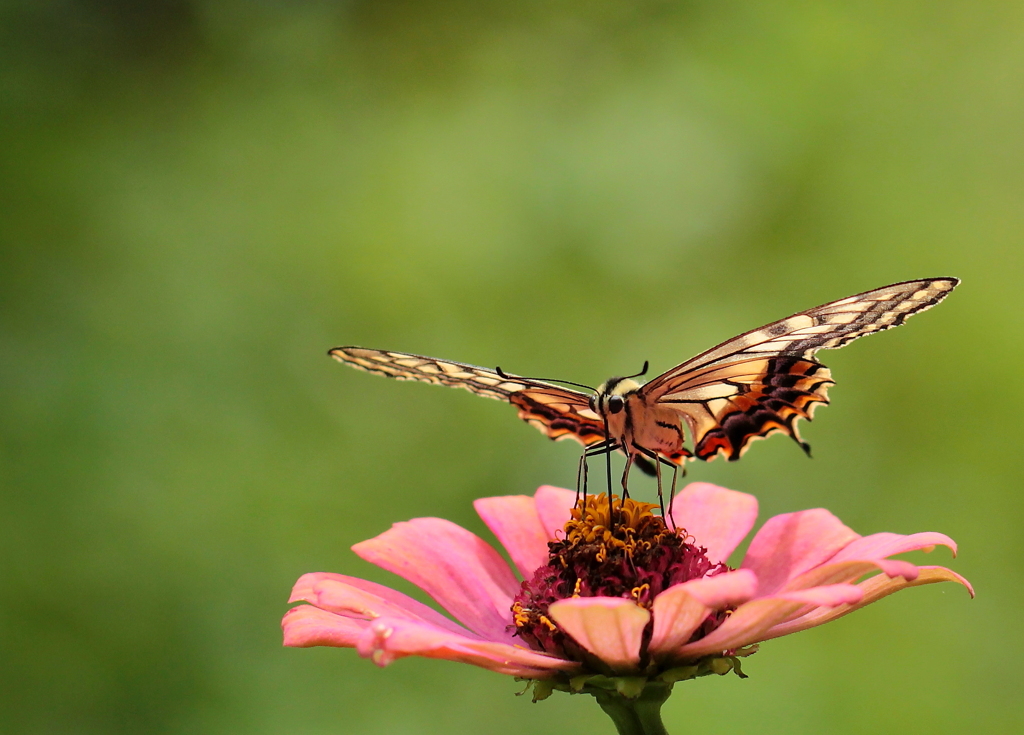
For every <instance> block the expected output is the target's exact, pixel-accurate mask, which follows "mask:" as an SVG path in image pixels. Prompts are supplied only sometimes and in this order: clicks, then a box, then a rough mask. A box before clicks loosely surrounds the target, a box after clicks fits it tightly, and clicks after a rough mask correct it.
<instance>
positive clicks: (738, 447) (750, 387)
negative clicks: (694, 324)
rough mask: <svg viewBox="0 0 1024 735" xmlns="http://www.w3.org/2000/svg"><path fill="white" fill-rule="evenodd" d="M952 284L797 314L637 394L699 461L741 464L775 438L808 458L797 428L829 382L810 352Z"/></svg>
mask: <svg viewBox="0 0 1024 735" xmlns="http://www.w3.org/2000/svg"><path fill="white" fill-rule="evenodd" d="M958 283H959V280H958V279H956V278H931V279H924V280H918V281H906V282H904V283H895V284H892V285H891V286H884V287H882V288H877V289H875V290H873V291H866V292H865V293H862V294H857V295H856V296H849V297H847V298H845V299H840V300H839V301H832V302H830V303H827V304H823V305H821V306H818V307H816V308H814V309H809V310H808V311H802V312H800V313H798V314H794V315H793V316H790V317H787V318H786V319H782V320H780V321H777V322H773V323H772V324H768V325H766V326H763V327H760V328H758V329H754V330H751V331H750V332H747V333H745V334H742V335H740V336H738V337H734V338H733V339H731V340H728V341H727V342H723V343H722V344H720V345H718V346H717V347H713V348H712V349H710V350H708V351H707V352H703V353H701V354H700V355H697V356H696V357H694V358H692V359H690V360H687V361H686V362H684V363H683V364H682V365H679V366H677V367H675V368H673V369H672V370H669V371H668V372H667V373H665V374H664V375H661V376H659V377H657V378H655V379H654V380H652V381H651V382H649V383H647V384H646V385H645V386H644V387H643V388H642V391H643V394H644V396H645V398H646V399H647V400H648V401H655V402H657V403H658V404H659V405H662V404H663V405H666V406H670V407H672V408H673V409H674V410H676V411H677V412H678V413H679V414H680V415H681V416H682V418H683V420H684V421H685V422H686V424H687V426H688V428H689V429H690V432H691V434H692V437H693V441H694V445H695V446H694V453H695V455H696V456H697V457H698V458H700V459H703V460H709V459H713V458H714V457H716V456H718V455H719V454H722V455H724V456H725V457H727V458H728V459H730V460H735V459H739V457H740V456H742V454H743V453H744V451H745V450H746V449H747V447H748V446H749V444H750V442H751V441H753V440H754V439H759V438H762V437H765V436H768V435H770V434H773V433H777V432H781V433H784V434H787V435H789V436H790V437H792V438H793V439H794V440H795V441H797V442H798V443H799V444H800V445H801V446H802V447H803V448H804V450H805V451H807V450H808V449H809V448H808V446H807V444H806V443H804V442H803V441H802V440H801V439H800V434H799V432H798V430H797V425H796V424H797V421H798V420H799V419H802V418H805V419H807V420H810V419H811V417H812V414H813V412H814V409H815V407H816V406H817V405H818V404H822V403H828V395H827V391H828V388H829V386H831V385H832V384H833V383H834V381H833V380H832V376H831V373H830V372H829V370H828V368H827V367H825V366H824V365H822V364H821V363H820V362H818V361H817V360H815V359H814V353H815V352H817V351H818V350H827V349H832V350H834V349H838V348H840V347H844V346H846V345H848V344H849V343H850V342H852V341H854V340H855V339H859V338H860V337H863V336H865V335H868V334H873V333H875V332H881V331H882V330H885V329H889V328H891V327H898V326H900V325H901V324H903V322H904V321H906V319H907V318H908V317H910V316H912V315H914V314H916V313H918V312H921V311H924V310H926V309H929V308H931V307H932V306H934V305H935V304H937V303H939V302H940V301H942V299H944V298H945V297H946V296H947V295H948V294H949V292H950V291H952V290H953V289H954V288H955V287H956V285H957V284H958Z"/></svg>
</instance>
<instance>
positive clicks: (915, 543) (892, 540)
mask: <svg viewBox="0 0 1024 735" xmlns="http://www.w3.org/2000/svg"><path fill="white" fill-rule="evenodd" d="M936 546H948V547H949V548H950V550H952V552H953V556H956V543H955V542H954V541H953V539H951V538H950V537H949V536H947V535H946V534H944V533H935V532H934V531H927V532H925V533H913V534H910V535H909V536H903V535H900V534H898V533H874V534H871V535H870V536H862V537H861V538H859V539H857V540H856V541H854V542H853V543H851V544H850V545H849V546H847V547H846V548H845V549H843V550H842V551H840V552H839V553H838V554H836V555H835V556H834V557H833V558H832V561H846V560H848V559H884V558H886V557H887V556H893V555H894V554H903V553H905V552H907V551H919V550H922V549H923V550H925V551H931V550H932V549H933V548H934V547H936Z"/></svg>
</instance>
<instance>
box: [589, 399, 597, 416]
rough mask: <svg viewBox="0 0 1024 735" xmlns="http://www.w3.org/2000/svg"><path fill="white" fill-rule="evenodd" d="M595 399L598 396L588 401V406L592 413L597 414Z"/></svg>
mask: <svg viewBox="0 0 1024 735" xmlns="http://www.w3.org/2000/svg"><path fill="white" fill-rule="evenodd" d="M595 397H596V396H591V397H590V400H589V401H587V404H588V405H589V406H590V410H591V411H593V412H594V413H597V405H595V403H594V398H595Z"/></svg>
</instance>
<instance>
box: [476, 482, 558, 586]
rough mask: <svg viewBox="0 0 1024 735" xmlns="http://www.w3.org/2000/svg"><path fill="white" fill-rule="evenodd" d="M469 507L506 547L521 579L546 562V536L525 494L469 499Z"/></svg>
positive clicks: (527, 577) (535, 507)
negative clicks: (472, 508)
mask: <svg viewBox="0 0 1024 735" xmlns="http://www.w3.org/2000/svg"><path fill="white" fill-rule="evenodd" d="M473 507H474V508H476V512H477V513H478V514H479V515H480V517H481V518H482V519H483V521H484V523H486V524H487V527H488V528H489V529H491V532H492V533H493V534H494V535H495V536H496V537H497V539H498V541H500V542H501V545H502V546H504V547H505V549H506V550H507V551H508V555H509V556H510V557H512V563H513V564H515V565H516V569H518V570H519V573H520V574H521V575H523V578H524V579H530V577H532V576H533V573H534V572H535V571H536V570H537V569H538V568H540V567H542V566H544V565H545V564H547V561H548V541H549V537H548V534H547V531H545V529H544V526H543V525H542V524H541V522H540V516H539V515H538V513H537V505H536V503H535V502H534V500H533V498H531V497H528V496H526V495H505V496H500V497H496V498H480V499H479V500H475V501H473Z"/></svg>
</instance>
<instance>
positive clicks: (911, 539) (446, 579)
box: [282, 482, 973, 732]
mask: <svg viewBox="0 0 1024 735" xmlns="http://www.w3.org/2000/svg"><path fill="white" fill-rule="evenodd" d="M575 499H576V494H575V493H574V492H572V491H570V490H563V489H559V488H554V487H548V486H545V487H541V488H540V489H538V490H537V492H536V493H535V494H534V496H533V497H532V498H531V497H528V496H525V495H515V496H505V497H493V498H482V499H480V500H477V501H476V502H475V504H474V505H475V507H476V510H477V512H478V513H479V514H480V517H481V518H482V519H483V521H484V523H485V524H486V525H487V527H488V528H490V530H491V531H492V532H493V533H494V535H495V536H496V537H497V538H498V540H499V541H500V542H501V543H502V545H503V546H504V547H505V550H506V551H507V552H508V555H509V557H510V558H511V560H512V563H513V565H514V566H515V569H516V570H517V571H518V572H519V574H520V575H521V576H522V578H523V581H522V582H521V581H520V580H519V579H517V577H516V575H515V573H514V572H513V571H512V569H510V568H509V565H508V564H507V563H506V562H505V561H504V559H503V558H502V557H501V556H500V555H499V554H498V552H497V551H496V550H495V549H494V548H493V547H492V546H491V545H490V544H488V543H487V542H486V541H484V540H483V539H481V538H480V537H479V536H477V535H475V534H473V533H471V532H470V531H467V530H465V529H463V528H461V527H460V526H458V525H456V524H454V523H452V522H450V521H446V520H443V519H440V518H416V519H413V520H411V521H408V522H404V523H396V524H395V525H394V526H392V528H391V529H390V530H388V531H385V532H384V533H382V534H381V535H379V536H377V537H375V538H372V539H369V540H368V541H363V542H361V543H358V544H356V545H355V546H353V547H352V549H353V551H355V552H356V554H358V555H359V556H360V557H362V558H363V559H365V560H367V561H370V562H372V563H374V564H376V565H378V566H380V567H382V568H384V569H386V570H388V571H390V572H393V573H395V574H398V575H399V576H401V577H403V578H405V579H406V580H408V581H410V582H412V583H413V584H415V585H417V586H418V587H420V588H421V589H423V590H424V591H425V592H426V593H427V594H429V595H430V596H431V597H432V598H433V599H434V600H435V601H437V603H438V604H439V605H440V606H441V607H442V608H444V609H445V610H446V611H447V612H448V613H450V614H451V615H452V617H454V618H455V620H456V621H458V622H455V621H453V620H451V619H449V618H447V617H445V616H443V615H442V614H440V613H439V612H437V611H436V610H434V609H433V608H431V607H429V606H427V605H425V604H423V603H421V602H418V601H416V600H414V599H412V598H411V597H408V596H407V595H404V594H402V593H400V592H397V591H395V590H392V589H389V588H388V587H384V586H382V585H378V584H374V583H372V582H367V581H365V580H361V579H356V578H354V577H347V576H344V575H341V574H330V573H325V572H320V573H312V574H306V575H303V576H302V577H301V578H300V579H299V580H298V582H297V583H296V585H295V588H294V589H293V591H292V596H291V600H290V601H291V602H305V603H308V604H305V605H300V606H298V607H295V608H292V609H291V610H289V611H288V613H287V614H286V615H285V616H284V620H283V621H282V626H283V628H284V642H285V645H287V646H298V647H304V646H341V647H353V648H356V649H357V650H358V651H359V653H360V655H362V656H364V657H366V658H370V659H371V660H372V661H373V662H374V663H376V664H378V665H380V666H386V665H387V664H389V663H391V662H392V661H394V660H396V659H399V658H402V657H404V656H414V655H415V656H427V657H430V658H443V659H449V660H452V661H461V662H463V663H470V664H475V665H477V666H481V667H483V668H486V669H491V670H492V671H497V672H500V673H503V674H511V675H514V676H516V677H522V678H525V679H530V680H534V683H535V689H534V696H535V698H543V697H544V696H547V694H549V693H550V692H551V690H552V689H563V690H565V691H572V692H579V691H584V692H587V693H590V694H594V695H595V696H597V697H598V700H599V702H601V704H602V706H603V707H604V708H605V710H606V711H608V712H609V714H611V715H612V717H613V719H615V720H616V724H617V725H618V726H619V728H620V732H634V731H635V732H644V731H645V730H644V726H643V723H642V721H643V719H644V717H643V716H642V714H641V715H640V716H639V717H640V721H641V725H638V726H636V727H633V729H630V727H631V726H630V723H629V722H627V720H629V718H631V717H632V718H633V720H636V717H637V716H638V715H637V714H636V712H634V711H633V710H632V709H631V707H632V705H631V704H630V703H631V702H632V703H634V704H636V703H639V702H644V701H647V702H648V704H650V705H651V706H652V707H653V709H654V716H655V717H656V716H657V708H658V707H660V704H661V702H663V701H664V699H665V698H667V696H668V692H669V690H670V689H671V686H672V684H673V683H674V682H677V681H680V680H683V679H689V678H693V677H695V676H702V675H705V674H711V673H716V674H725V673H728V672H729V671H730V670H733V671H736V673H738V674H740V675H741V676H742V673H741V672H740V670H739V661H738V657H742V656H745V655H749V654H750V653H753V652H754V651H755V650H756V646H755V645H754V644H756V643H759V642H762V641H766V640H769V639H772V638H778V637H779V636H783V635H787V634H789V633H795V632H797V631H800V630H805V629H807V628H812V627H814V626H817V625H821V624H822V623H827V622H829V621H831V620H835V619H836V618H839V617H842V616H843V615H846V614H847V613H850V612H853V611H854V610H857V609H859V608H861V607H864V606H865V605H868V604H870V603H872V602H875V601H877V600H879V599H881V598H883V597H885V596H887V595H890V594H892V593H893V592H896V591H898V590H901V589H904V588H906V587H915V586H918V585H923V584H931V583H933V582H944V581H952V582H959V583H960V584H962V585H964V586H965V587H967V589H968V591H970V592H971V595H972V596H973V590H972V589H971V586H970V584H969V583H968V582H967V580H965V579H964V578H963V577H961V576H960V575H958V574H956V573H954V572H952V571H950V570H949V569H945V568H943V567H938V566H917V565H915V564H912V563H911V562H908V561H903V560H897V559H891V558H889V557H891V556H893V555H895V554H901V553H904V552H908V551H915V550H926V551H930V550H931V549H932V548H933V547H935V546H937V545H943V546H947V547H949V548H950V549H951V550H953V553H954V555H955V553H956V545H955V544H954V543H953V541H952V540H951V539H950V538H949V537H947V536H945V535H943V534H941V533H917V534H913V535H909V536H902V535H899V534H894V533H878V534H873V535H870V536H860V535H858V534H857V533H855V532H854V531H852V530H850V529H849V528H847V527H846V526H844V525H843V524H842V523H841V522H840V521H839V519H838V518H836V517H835V516H834V515H832V514H831V513H830V512H828V511H827V510H824V509H821V508H818V509H814V510H805V511H800V512H797V513H787V514H783V515H779V516H775V517H773V518H771V519H769V520H768V521H767V522H766V523H765V524H764V525H763V526H762V527H761V529H760V530H759V531H758V532H757V534H755V536H754V538H753V540H752V541H751V543H750V546H749V548H748V550H747V553H746V555H745V556H744V558H743V561H742V562H741V564H740V566H739V568H737V569H732V568H730V567H728V566H726V564H725V560H726V559H727V558H728V557H729V555H730V554H731V553H732V552H733V551H734V550H735V549H736V547H737V546H738V545H739V544H740V542H741V541H742V540H743V539H744V538H745V537H746V535H747V534H748V533H749V532H750V530H751V528H752V527H753V525H754V521H755V519H756V517H757V500H756V499H755V498H754V497H753V496H751V495H747V494H745V493H740V492H736V491H733V490H727V489H725V488H722V487H717V486H715V485H711V484H709V483H703V482H697V483H692V484H690V485H689V486H687V487H686V488H685V489H683V490H682V492H680V494H679V495H678V496H677V497H676V499H675V501H674V502H673V504H672V507H671V512H670V514H669V519H668V520H669V522H668V523H666V522H665V521H664V520H663V519H662V518H661V517H660V516H658V515H654V514H653V509H654V508H655V506H653V505H651V504H647V503H640V502H637V501H634V500H631V499H627V500H625V501H624V502H621V503H620V502H619V501H618V500H616V501H615V511H614V513H615V518H614V522H610V520H609V504H608V501H607V498H605V497H604V496H598V497H597V498H594V497H591V498H589V499H588V502H587V504H586V508H585V509H582V510H581V508H580V507H578V506H576V504H575ZM673 521H674V523H673ZM875 572H878V573H877V574H874V576H868V577H867V578H866V579H865V577H866V576H867V575H871V574H873V573H875ZM616 708H618V710H616ZM637 708H638V709H642V708H640V707H639V704H637ZM648 709H650V707H648ZM623 718H625V719H623ZM620 719H622V722H620ZM623 722H625V725H624V724H623ZM635 724H636V723H635V722H634V725H635Z"/></svg>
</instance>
